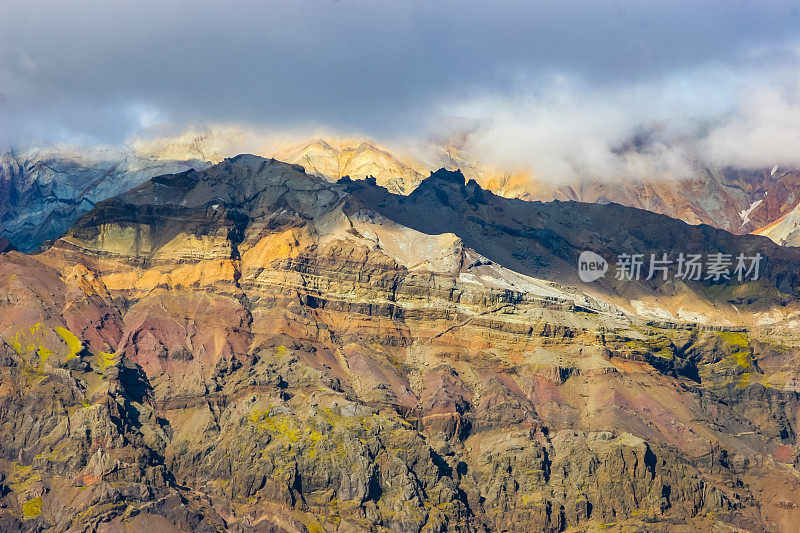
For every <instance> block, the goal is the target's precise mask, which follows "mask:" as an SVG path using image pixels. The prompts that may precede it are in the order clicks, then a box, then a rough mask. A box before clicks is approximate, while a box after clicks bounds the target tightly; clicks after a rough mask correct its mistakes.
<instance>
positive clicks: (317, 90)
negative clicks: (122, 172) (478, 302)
mask: <svg viewBox="0 0 800 533" xmlns="http://www.w3.org/2000/svg"><path fill="white" fill-rule="evenodd" d="M799 66H800V1H795V2H789V1H769V0H761V1H758V2H753V1H745V0H739V1H737V0H725V1H707V2H704V1H691V2H690V1H675V0H672V1H668V2H667V1H665V2H644V1H633V0H630V1H628V0H620V1H613V0H612V1H609V2H602V1H599V0H594V1H591V2H589V1H586V2H553V1H541V2H535V1H530V0H528V1H510V2H500V1H496V2H488V1H480V2H478V1H474V2H471V1H466V2H464V1H445V0H428V1H409V0H404V1H391V2H390V1H382V0H360V1H353V0H339V1H330V0H318V1H310V0H291V1H287V2H277V1H272V0H260V1H243V0H242V1H218V2H208V1H200V0H192V1H169V2H165V1H160V2H149V1H136V2H116V1H109V0H102V1H83V2H70V1H58V2H56V1H50V2H37V1H32V0H3V1H2V2H0V93H1V94H0V142H4V143H5V142H12V143H17V142H30V141H32V140H49V141H73V142H121V141H124V140H125V139H127V138H129V137H130V136H131V135H132V134H135V133H137V131H139V130H141V129H143V128H146V127H148V126H152V125H154V124H159V123H164V122H166V123H172V124H183V123H188V122H202V123H220V122H225V123H239V124H244V125H247V126H250V127H256V128H271V129H281V128H303V127H314V126H323V127H327V128H330V129H332V130H334V131H346V132H358V133H363V134H365V135H370V136H374V137H377V138H399V137H407V136H412V137H413V136H423V135H429V134H430V133H431V132H434V131H436V129H437V127H438V124H440V123H442V122H444V121H446V119H447V118H448V117H453V116H466V117H469V118H477V119H481V120H484V121H487V122H488V123H492V124H495V126H494V130H493V132H492V133H491V134H489V135H488V137H487V139H485V140H484V142H485V143H487V145H491V146H487V147H486V149H487V150H488V151H489V152H492V151H496V150H495V149H496V148H497V147H496V146H495V145H494V144H493V143H497V142H505V140H506V133H504V131H505V132H507V131H509V130H513V131H516V132H517V135H519V136H521V137H525V136H530V135H533V136H534V137H535V136H537V135H540V136H541V135H542V133H541V131H540V129H541V128H542V127H547V126H553V125H554V124H556V123H563V122H570V123H571V124H572V123H574V124H573V125H572V126H570V129H569V131H565V132H562V134H563V135H565V136H568V135H571V134H573V133H574V130H575V128H577V129H582V128H581V124H582V123H583V122H584V121H588V123H587V127H588V128H589V129H596V130H603V129H604V124H606V123H607V122H608V121H612V122H613V121H616V122H619V121H621V122H622V123H623V124H622V125H619V127H618V128H612V129H614V132H613V133H614V135H616V136H617V137H615V138H613V139H612V138H608V139H604V140H602V141H601V142H600V144H601V145H605V148H608V146H610V145H611V144H613V143H614V142H617V141H619V140H620V139H621V138H623V137H625V135H630V134H631V133H632V132H633V131H634V130H636V129H637V128H639V129H640V128H641V127H642V126H643V125H649V124H652V123H653V121H666V122H668V123H669V124H673V125H681V124H683V125H684V126H681V127H686V126H685V123H686V121H690V122H691V128H690V129H692V131H696V130H697V129H698V128H705V127H707V125H708V124H712V125H713V124H718V123H719V122H720V121H723V122H724V127H725V128H728V130H725V131H728V134H729V136H735V132H734V133H731V132H730V131H729V130H730V128H735V127H740V128H749V127H750V126H748V125H747V120H748V117H747V116H745V115H747V113H748V109H751V108H750V107H749V106H751V105H752V102H753V101H755V100H758V99H759V98H760V99H761V101H762V103H763V101H764V100H765V99H771V100H770V103H769V105H770V106H773V107H774V106H776V105H777V106H779V107H780V106H781V105H783V106H785V107H786V110H788V112H789V114H790V116H791V113H796V114H797V116H796V117H793V120H794V118H797V119H798V120H800V110H798V107H797V106H798V103H799V102H798V93H800V68H798V67H799ZM770 91H771V92H772V94H766V93H769V92H770ZM754 99H755V100H754ZM594 108H597V109H598V111H599V112H598V113H597V114H595V113H593V111H592V110H593V109H594ZM751 110H752V109H751ZM771 112H776V113H778V114H783V113H781V111H780V109H778V110H772V111H771ZM543 113H544V115H543ZM598 117H599V118H598ZM750 118H752V117H750ZM784 118H785V117H784ZM737 121H738V122H737ZM784 122H785V120H784ZM737 124H738V126H737ZM795 125H796V126H797V127H800V124H795ZM785 126H786V125H785V124H784V127H785ZM788 126H789V129H790V130H791V129H792V128H791V126H792V123H791V122H790V123H789V124H788ZM531 128H534V130H533V131H531V130H530V129H531ZM795 129H796V128H795ZM500 130H503V131H500ZM617 130H619V131H617ZM623 130H624V131H623ZM711 133H712V134H717V132H716V131H714V132H711ZM789 133H791V131H790V132H789ZM680 134H681V135H685V134H686V131H683V130H682V131H681V132H680ZM707 134H708V132H707V131H706V132H705V133H703V135H704V136H706V135H707ZM720 135H721V134H720ZM771 141H772V139H770V142H771ZM784 141H786V140H785V139H784ZM531 142H533V141H531ZM786 142H788V143H789V146H790V147H791V146H792V144H791V143H792V142H794V141H793V140H792V139H789V140H788V141H786ZM537 146H538V148H536V147H534V148H535V150H534V151H536V149H540V150H545V149H547V148H548V147H547V145H544V146H539V145H537ZM529 148H530V147H529ZM525 149H526V144H525V143H524V142H523V143H522V144H521V145H519V146H517V145H514V146H511V147H508V149H507V150H506V151H507V152H514V153H519V152H523V151H525ZM598 149H600V150H602V149H603V146H600V147H598ZM713 149H715V148H713ZM713 149H712V148H709V150H711V151H713ZM796 152H797V153H798V154H800V149H798V150H796ZM514 153H512V154H511V155H514ZM723 156H724V154H723ZM498 157H501V158H504V157H508V155H507V154H506V155H502V154H501V155H498ZM798 158H800V155H798ZM523 159H524V158H523ZM521 163H523V164H525V163H526V162H525V161H521Z"/></svg>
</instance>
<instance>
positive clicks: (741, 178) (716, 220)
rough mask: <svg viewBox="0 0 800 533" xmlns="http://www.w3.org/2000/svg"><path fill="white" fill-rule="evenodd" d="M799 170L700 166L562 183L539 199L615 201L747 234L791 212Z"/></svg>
mask: <svg viewBox="0 0 800 533" xmlns="http://www.w3.org/2000/svg"><path fill="white" fill-rule="evenodd" d="M799 186H800V171H797V170H786V171H780V172H778V171H777V169H773V170H772V171H770V170H769V169H761V170H744V169H725V170H722V171H712V170H710V169H705V170H704V171H703V172H702V173H701V174H700V175H699V176H696V177H692V178H689V179H652V180H646V179H640V180H639V179H637V180H630V179H625V180H617V181H613V182H604V181H588V182H584V183H577V184H567V185H563V186H561V187H560V188H558V189H556V191H555V192H554V193H549V194H548V195H547V197H546V198H545V199H549V198H558V199H563V200H575V201H580V202H597V203H607V202H616V203H620V204H623V205H628V206H631V207H637V208H639V209H647V210H648V211H653V212H655V213H661V214H664V215H667V216H671V217H673V218H678V219H681V220H683V221H685V222H688V223H689V224H708V225H711V226H714V227H717V228H721V229H724V230H727V231H730V232H732V233H739V234H744V233H750V232H752V231H754V230H756V229H757V228H760V227H762V226H765V225H767V224H769V223H771V222H773V221H775V220H777V219H778V218H780V217H782V216H783V215H785V214H786V213H788V212H789V211H791V210H792V209H793V208H794V207H795V206H796V205H797V204H798V203H800V196H798V193H797V190H798V187H799Z"/></svg>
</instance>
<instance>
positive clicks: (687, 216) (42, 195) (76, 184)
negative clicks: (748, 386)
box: [0, 126, 800, 251]
mask: <svg viewBox="0 0 800 533" xmlns="http://www.w3.org/2000/svg"><path fill="white" fill-rule="evenodd" d="M242 152H246V153H254V154H258V155H261V156H265V157H275V158H277V159H279V160H281V161H286V162H289V163H297V164H299V165H301V166H303V167H304V168H305V170H306V172H308V173H309V174H313V175H315V176H319V177H321V178H324V179H326V180H328V181H334V182H335V181H336V180H338V179H340V178H342V177H344V176H349V177H350V178H352V179H354V180H361V179H365V178H367V177H372V178H374V179H375V182H376V184H377V185H380V186H382V187H385V188H387V189H388V190H389V191H390V192H393V193H398V194H405V195H408V194H410V193H411V192H412V191H414V189H416V187H418V186H419V184H420V183H421V181H422V179H423V178H424V177H425V176H427V175H428V174H429V173H430V171H431V170H433V169H437V168H440V167H445V168H448V169H450V170H455V169H461V171H462V172H463V173H464V175H465V177H466V178H467V179H468V180H469V179H474V180H475V181H476V182H477V183H478V184H479V185H480V186H481V187H482V188H484V189H488V190H491V191H492V192H494V193H495V194H498V195H500V196H504V197H507V198H521V199H525V200H531V201H535V200H541V201H550V200H553V199H559V200H574V201H580V202H592V203H609V202H614V203H619V204H621V205H627V206H630V207H636V208H639V209H646V210H649V211H653V212H656V213H661V214H665V215H668V216H670V217H673V218H678V219H680V220H684V221H685V222H687V223H689V224H708V225H711V226H714V227H717V228H721V229H725V230H726V231H730V232H732V233H737V234H744V233H750V232H753V231H759V230H760V228H765V230H764V232H763V234H764V235H767V236H770V235H774V236H776V239H773V240H776V242H778V241H779V240H780V238H781V237H780V235H781V234H782V233H781V231H776V232H769V233H767V232H766V229H768V228H769V227H771V226H772V224H774V223H776V222H777V221H778V219H780V218H781V217H783V216H785V215H787V214H788V213H789V212H790V211H791V210H792V209H793V208H794V207H795V206H796V205H797V204H798V203H799V202H800V196H798V195H797V192H796V191H797V190H798V184H799V183H798V180H800V173H798V172H797V171H795V170H791V169H782V168H778V167H773V168H772V169H760V170H744V169H724V170H712V169H697V170H696V171H695V172H694V173H689V174H688V175H681V176H650V175H648V174H647V173H643V174H642V175H640V176H637V177H636V178H635V179H634V178H625V177H620V176H587V177H585V178H583V179H580V180H577V179H572V180H567V181H564V180H553V179H552V178H551V177H548V176H542V175H538V174H536V173H535V172H533V171H532V170H531V169H526V168H515V169H512V168H502V167H500V166H496V165H489V164H486V163H484V162H481V161H480V159H479V158H477V157H476V156H475V155H474V154H473V153H471V151H470V149H469V147H468V146H467V145H464V143H463V142H462V143H459V142H455V141H454V140H452V139H450V140H437V141H429V142H417V143H413V144H406V145H398V146H396V147H392V148H388V147H386V146H383V145H381V144H379V143H377V142H375V141H373V140H369V139H365V138H352V139H348V138H340V137H336V136H327V137H316V138H312V139H310V140H309V139H308V138H302V137H298V136H296V135H291V134H288V133H284V134H279V133H264V134H256V133H254V132H252V131H249V130H245V129H243V128H241V127H234V126H228V127H214V128H194V129H190V130H188V131H186V132H185V133H183V134H181V135H176V136H164V137H153V138H143V139H134V140H132V141H131V142H130V143H129V144H128V145H126V146H106V147H103V146H94V147H68V146H56V147H45V148H41V149H25V150H12V151H7V152H5V153H4V154H3V155H2V156H0V157H1V159H0V197H4V198H7V201H5V202H3V204H2V205H0V236H1V237H3V238H6V239H8V240H9V241H11V243H12V244H13V245H14V246H16V247H17V248H18V249H20V250H24V251H30V250H33V249H36V248H38V247H39V246H40V245H41V244H42V243H44V242H45V241H49V240H51V239H55V238H57V237H59V236H60V235H61V234H63V233H64V231H66V230H67V229H68V228H69V227H70V226H71V224H72V223H73V222H74V221H75V220H76V219H77V217H78V216H80V215H81V214H83V213H85V212H86V211H88V210H89V209H91V207H92V206H93V205H94V204H95V203H97V202H98V201H100V200H104V199H106V198H110V197H111V196H114V195H116V194H119V193H121V192H124V191H126V190H128V189H130V188H132V187H135V186H136V185H139V184H140V183H143V182H144V181H146V180H147V179H149V178H151V177H153V176H155V175H159V174H164V173H171V172H180V171H183V170H187V169H189V168H193V169H197V170H201V169H204V168H207V167H208V166H209V165H210V164H214V163H218V162H220V161H222V160H223V159H224V158H225V157H229V156H233V155H236V154H238V153H242Z"/></svg>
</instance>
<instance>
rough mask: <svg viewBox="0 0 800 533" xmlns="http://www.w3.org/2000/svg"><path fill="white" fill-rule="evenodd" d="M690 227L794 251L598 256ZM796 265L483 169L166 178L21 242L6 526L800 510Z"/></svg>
mask: <svg viewBox="0 0 800 533" xmlns="http://www.w3.org/2000/svg"><path fill="white" fill-rule="evenodd" d="M686 243H695V244H694V245H693V246H696V247H697V251H709V250H717V249H724V250H727V251H729V252H731V253H736V252H737V251H740V250H741V251H747V252H748V253H753V252H761V253H764V254H765V255H766V256H768V257H769V263H768V264H769V268H767V269H766V270H765V272H764V278H763V280H762V281H760V282H759V283H754V284H749V285H746V286H742V287H730V288H722V287H719V286H713V285H710V284H703V283H698V284H693V283H687V284H676V283H671V282H660V281H658V280H656V281H653V282H647V283H645V282H641V283H633V282H631V283H628V284H624V283H622V282H617V281H614V280H612V279H608V280H603V281H599V282H596V283H594V284H591V285H589V284H581V283H580V281H579V280H578V277H577V275H576V272H575V260H576V259H577V257H578V254H579V253H580V251H582V250H584V249H586V248H588V247H591V248H592V249H595V250H596V251H597V252H598V253H600V254H601V255H604V256H606V257H612V256H613V255H614V254H619V253H621V252H622V251H623V250H625V249H626V247H628V246H637V247H641V248H642V252H645V251H649V250H661V249H664V251H671V250H675V249H678V248H679V247H680V246H684V245H686ZM798 265H800V251H794V250H792V249H787V248H780V247H778V246H777V245H775V244H773V243H772V242H771V241H769V240H767V239H764V238H761V237H754V236H734V235H731V234H729V233H726V232H723V231H720V230H715V229H713V228H708V227H692V226H688V225H686V224H684V223H682V222H680V221H676V220H672V219H669V218H667V217H664V216H660V215H655V214H652V213H648V212H645V211H640V210H636V209H631V208H626V207H622V206H619V205H592V204H578V203H574V202H554V203H539V202H524V201H521V200H511V199H506V198H502V197H500V196H496V195H494V194H492V193H491V192H489V191H486V190H484V189H483V188H481V187H480V186H478V184H477V183H475V182H468V181H467V180H466V179H465V177H464V175H463V174H461V173H460V172H448V171H445V170H441V171H437V172H436V173H434V174H433V175H431V176H430V177H428V178H426V179H424V180H423V181H422V182H421V183H420V184H419V186H418V187H416V189H415V190H414V191H413V192H412V193H411V194H410V195H408V196H405V195H398V194H392V193H391V192H390V191H388V190H387V189H385V188H383V187H380V186H378V185H377V184H374V183H373V182H372V181H371V180H342V181H340V182H339V183H331V182H329V181H326V180H323V179H321V178H319V177H316V176H312V175H309V174H307V173H306V172H304V170H303V168H302V167H300V166H298V165H292V164H287V163H281V162H279V161H275V160H272V159H265V158H260V157H256V156H239V157H235V158H232V159H226V160H223V161H222V162H220V163H219V164H217V165H215V166H213V167H211V168H209V169H207V170H205V171H193V170H190V171H187V172H182V173H178V174H170V175H165V176H160V177H157V178H153V179H151V180H149V181H147V182H145V183H144V184H142V185H140V186H138V187H136V188H134V189H132V190H130V191H128V192H126V193H123V194H120V195H118V196H116V197H114V198H112V199H109V200H106V201H103V202H100V203H99V204H97V205H96V206H95V207H94V208H93V209H92V210H91V211H90V212H89V213H88V214H86V215H84V216H83V217H81V219H80V220H79V221H78V222H77V223H76V224H75V225H74V226H73V227H72V228H71V229H70V230H69V231H68V232H67V233H66V234H65V235H64V236H63V237H62V238H61V239H59V240H57V241H56V242H55V243H54V245H53V246H52V247H50V248H49V249H48V250H47V251H46V252H43V253H40V254H38V255H24V254H21V253H18V252H14V251H10V252H6V253H4V254H3V255H0V285H2V286H3V287H4V289H3V291H2V292H1V293H0V376H1V377H0V414H2V416H1V417H0V420H1V422H0V437H2V438H3V442H4V445H3V446H2V447H0V475H2V477H0V483H2V491H0V502H2V505H3V506H2V507H0V523H2V529H3V530H4V531H6V530H8V531H14V530H23V529H28V530H30V529H36V528H47V527H53V528H55V529H57V530H70V529H71V530H86V529H90V530H91V529H103V528H122V527H128V528H133V529H137V530H142V529H152V528H153V527H156V528H158V529H159V530H163V531H178V530H183V531H188V530H214V529H217V530H226V529H227V530H240V531H250V530H265V531H275V530H277V531H281V530H285V531H315V530H317V531H322V530H331V531H335V530H347V531H381V530H390V531H430V530H436V531H502V530H509V531H512V530H524V531H561V530H565V529H567V528H570V527H573V528H578V529H590V528H594V529H597V528H601V527H602V528H605V527H608V525H609V524H614V525H615V526H616V527H629V528H632V529H638V530H648V531H650V530H663V531H666V530H672V529H675V528H684V529H687V530H708V531H712V530H719V529H724V528H729V529H730V528H739V529H740V530H742V529H743V530H750V531H762V530H769V529H778V530H786V529H791V527H792V525H793V524H794V523H796V521H797V519H798V518H799V517H798V507H797V506H798V504H800V496H798V493H800V491H798V490H796V489H797V488H798V481H797V479H798V478H797V476H796V465H797V462H796V457H797V425H796V420H797V415H798V395H797V394H798V393H797V391H798V383H800V377H799V376H798V375H797V360H798V356H799V355H800V348H798V338H797V334H796V331H797V329H796V321H797V316H798V309H797V303H796V289H797V287H798V286H800V279H798V274H797V273H798V271H800V269H799V268H798ZM634 302H638V303H637V304H634ZM655 306H660V307H661V308H663V309H664V311H665V312H666V313H667V314H666V315H664V316H666V317H667V318H662V319H659V320H653V319H652V318H650V315H649V314H648V313H646V312H644V311H648V310H652V308H653V307H655ZM680 309H683V310H684V311H686V312H689V311H690V312H692V313H694V315H692V316H694V317H701V318H702V317H705V319H706V321H707V323H706V324H705V325H701V324H697V323H689V322H685V321H681V320H679V319H677V318H672V319H670V318H668V317H669V316H678V314H679V312H678V311H679V310H680ZM721 324H727V326H725V327H721V326H720V325H721ZM792 489H795V490H792ZM112 530H113V529H112Z"/></svg>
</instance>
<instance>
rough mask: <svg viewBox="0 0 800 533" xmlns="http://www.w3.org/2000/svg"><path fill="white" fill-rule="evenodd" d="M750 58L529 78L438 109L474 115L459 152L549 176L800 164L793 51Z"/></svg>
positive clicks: (799, 58)
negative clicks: (605, 78)
mask: <svg viewBox="0 0 800 533" xmlns="http://www.w3.org/2000/svg"><path fill="white" fill-rule="evenodd" d="M796 52H799V51H798V50H796ZM759 57H760V56H759ZM754 61H755V60H751V61H750V64H748V65H743V66H742V67H741V68H737V69H734V68H730V67H723V66H715V65H706V66H704V67H702V68H698V69H694V70H692V71H686V72H681V73H677V74H672V75H670V76H665V77H662V78H659V79H652V80H649V81H645V82H639V83H619V84H606V85H603V86H592V85H590V84H586V83H582V82H581V80H580V79H577V78H574V77H570V76H565V75H559V76H554V77H551V78H549V79H541V78H539V79H530V80H526V82H524V83H518V84H517V85H515V87H514V89H513V90H511V91H506V92H504V93H498V92H495V93H491V94H490V93H486V92H483V93H479V92H476V93H473V94H472V95H470V96H468V97H466V98H462V99H460V100H456V101H450V102H446V103H444V104H443V105H441V106H440V111H441V114H442V115H443V116H447V117H462V118H465V119H470V120H471V121H472V124H473V125H474V127H473V128H472V129H471V131H470V132H469V134H468V135H467V136H466V139H467V141H466V146H465V149H466V151H467V152H468V153H470V154H471V155H472V156H473V157H476V158H478V159H480V160H482V161H483V162H485V163H487V164H490V165H493V166H496V167H500V168H517V169H520V168H526V169H529V170H530V171H531V172H532V173H533V174H534V175H536V176H538V177H539V178H540V179H544V180H549V181H552V182H560V181H565V180H572V179H576V178H578V179H580V178H588V179H616V178H621V177H642V178H657V177H662V176H663V177H671V178H674V177H688V176H691V175H693V174H696V172H697V169H698V167H701V166H711V167H717V168H718V167H724V166H741V167H750V168H760V167H769V168H771V167H772V166H773V165H774V164H778V165H781V166H795V167H797V166H800V83H798V81H797V80H798V76H800V53H794V54H793V55H792V56H791V57H790V62H789V64H788V65H787V64H785V63H784V64H782V65H780V66H779V67H777V66H775V65H769V64H766V65H764V66H763V67H760V66H758V65H754V64H753V62H754Z"/></svg>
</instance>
